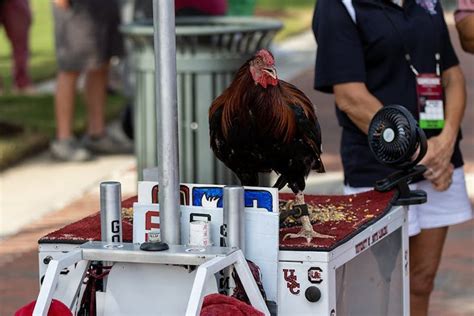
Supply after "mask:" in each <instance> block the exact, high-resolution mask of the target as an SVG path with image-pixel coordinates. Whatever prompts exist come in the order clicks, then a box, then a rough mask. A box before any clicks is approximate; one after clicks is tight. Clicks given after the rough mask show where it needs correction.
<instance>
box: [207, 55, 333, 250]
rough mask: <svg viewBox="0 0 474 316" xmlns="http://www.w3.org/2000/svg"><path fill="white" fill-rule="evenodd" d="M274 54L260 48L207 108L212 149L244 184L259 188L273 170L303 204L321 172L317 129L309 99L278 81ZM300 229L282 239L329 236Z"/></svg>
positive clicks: (305, 227)
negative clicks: (312, 176)
mask: <svg viewBox="0 0 474 316" xmlns="http://www.w3.org/2000/svg"><path fill="white" fill-rule="evenodd" d="M274 64H275V62H274V58H273V55H272V54H271V53H270V52H268V51H267V50H264V49H262V50H260V51H258V52H257V53H256V55H255V56H254V57H253V58H251V59H250V60H249V61H247V62H246V63H245V64H244V65H243V66H242V67H240V69H239V71H238V72H237V74H236V76H235V78H234V80H233V82H232V83H231V84H230V86H229V87H228V88H227V89H226V90H225V91H224V92H223V93H222V94H221V95H220V96H219V97H217V98H216V99H215V100H214V102H213V103H212V105H211V108H210V109H209V126H210V139H211V147H212V150H213V151H214V153H215V155H216V156H217V158H218V159H220V160H221V161H222V162H224V164H225V165H226V166H227V167H229V168H230V169H231V170H232V171H233V172H235V174H236V175H237V177H238V178H239V179H240V181H241V183H242V185H248V186H256V185H258V173H259V172H270V171H272V170H274V171H275V172H276V173H278V174H279V175H280V176H279V178H278V180H277V182H276V183H275V187H277V188H278V189H281V188H283V187H284V186H285V185H288V187H289V188H290V189H291V190H292V191H293V192H294V193H295V194H296V198H295V204H296V205H304V195H303V190H304V189H305V180H306V177H307V176H308V174H309V172H310V171H311V170H315V171H317V172H324V166H323V163H322V161H321V158H320V155H321V130H320V127H319V123H318V120H317V118H316V114H315V112H314V108H313V105H312V104H311V101H310V100H309V99H308V98H307V97H306V96H305V95H304V93H303V92H301V91H300V90H299V89H298V88H296V87H295V86H293V85H292V84H290V83H287V82H285V81H283V80H279V79H278V77H277V73H276V69H275V66H274ZM301 222H302V225H303V229H302V230H301V231H300V232H299V233H298V234H287V235H286V236H285V237H284V238H296V237H304V238H306V239H307V240H308V242H310V241H311V239H312V238H314V237H319V238H332V236H327V235H321V234H318V233H316V232H315V231H314V230H313V227H312V225H311V223H310V220H309V217H308V216H307V215H304V216H302V217H301Z"/></svg>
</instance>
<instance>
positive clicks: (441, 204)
mask: <svg viewBox="0 0 474 316" xmlns="http://www.w3.org/2000/svg"><path fill="white" fill-rule="evenodd" d="M410 188H411V189H412V190H423V191H425V192H426V193H427V195H428V202H426V203H425V204H420V205H410V207H409V209H408V234H409V235H410V236H414V235H416V234H418V233H420V231H421V230H422V229H429V228H438V227H445V226H450V225H454V224H459V223H462V222H465V221H467V220H470V219H471V218H472V216H473V212H472V208H471V203H470V201H469V196H468V195H467V188H466V180H465V178H464V170H463V168H462V167H460V168H456V169H454V172H453V183H452V184H451V186H450V187H449V188H448V189H447V190H446V191H443V192H438V191H436V190H435V189H433V186H432V185H431V182H429V181H427V180H425V181H421V182H418V183H415V184H411V185H410ZM368 190H372V188H353V187H349V186H345V187H344V193H345V194H355V193H360V192H364V191H368Z"/></svg>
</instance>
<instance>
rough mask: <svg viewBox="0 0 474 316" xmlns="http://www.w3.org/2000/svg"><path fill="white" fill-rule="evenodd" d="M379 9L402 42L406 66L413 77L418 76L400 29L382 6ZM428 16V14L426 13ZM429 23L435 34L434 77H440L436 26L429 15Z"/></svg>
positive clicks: (439, 56)
mask: <svg viewBox="0 0 474 316" xmlns="http://www.w3.org/2000/svg"><path fill="white" fill-rule="evenodd" d="M380 7H381V8H382V11H383V13H384V14H385V16H386V17H387V19H388V20H389V21H390V24H392V26H393V28H394V29H395V31H396V32H397V34H398V36H399V37H400V39H401V41H402V46H403V52H404V54H405V60H406V61H407V63H408V66H409V67H410V69H411V71H412V72H413V73H414V74H415V76H418V75H419V72H418V70H416V68H415V66H414V65H413V63H412V60H411V55H410V53H409V50H408V46H407V44H406V41H405V38H404V37H403V34H402V32H401V31H400V29H399V28H398V27H397V25H396V24H395V22H394V21H393V20H392V18H391V17H390V15H389V14H388V12H387V10H386V8H385V5H382V4H380ZM428 14H429V13H428ZM430 21H431V23H432V24H433V33H434V34H435V42H436V45H435V47H436V53H435V60H436V75H437V76H440V75H441V71H440V66H439V64H440V60H441V55H440V53H439V51H440V50H439V41H438V37H437V36H436V30H435V28H436V26H435V23H434V22H433V17H432V16H431V14H430Z"/></svg>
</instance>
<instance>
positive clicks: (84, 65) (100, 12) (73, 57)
mask: <svg viewBox="0 0 474 316" xmlns="http://www.w3.org/2000/svg"><path fill="white" fill-rule="evenodd" d="M53 14H54V21H55V23H54V34H55V41H56V43H55V47H56V58H57V64H58V67H59V69H60V70H62V71H83V70H90V69H96V68H98V67H100V66H102V65H104V64H106V63H108V62H109V60H110V58H111V57H112V56H121V55H122V53H123V40H122V36H121V34H120V32H119V29H118V27H119V25H120V12H119V5H118V1H117V0H105V1H103V0H99V1H98V0H80V1H71V5H70V7H69V8H68V9H60V8H58V7H56V6H54V8H53Z"/></svg>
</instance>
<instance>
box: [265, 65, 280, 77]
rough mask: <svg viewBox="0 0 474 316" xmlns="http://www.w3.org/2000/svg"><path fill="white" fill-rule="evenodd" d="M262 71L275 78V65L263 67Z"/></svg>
mask: <svg viewBox="0 0 474 316" xmlns="http://www.w3.org/2000/svg"><path fill="white" fill-rule="evenodd" d="M263 71H265V72H266V73H267V74H269V75H270V77H272V78H273V79H276V78H277V71H276V69H275V67H268V68H263Z"/></svg>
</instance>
